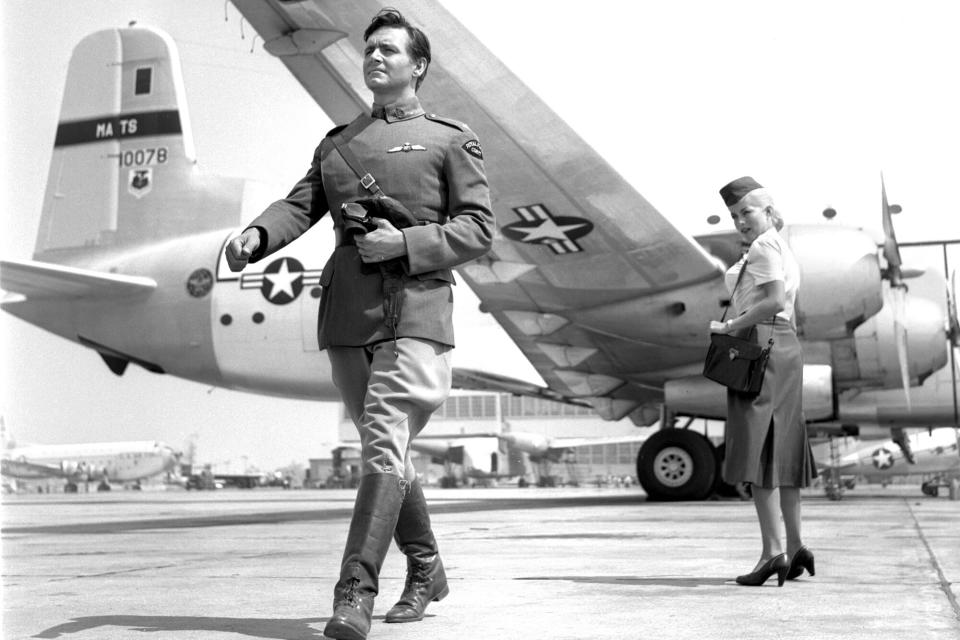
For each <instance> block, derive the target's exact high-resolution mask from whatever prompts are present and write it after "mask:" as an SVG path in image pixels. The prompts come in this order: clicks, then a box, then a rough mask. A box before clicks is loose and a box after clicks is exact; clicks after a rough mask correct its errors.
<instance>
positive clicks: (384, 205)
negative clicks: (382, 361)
mask: <svg viewBox="0 0 960 640" xmlns="http://www.w3.org/2000/svg"><path fill="white" fill-rule="evenodd" d="M356 203H357V204H359V205H360V206H362V207H363V208H364V209H365V210H366V211H367V215H368V216H369V217H371V218H381V219H383V220H386V221H387V222H389V223H390V224H392V225H393V226H394V227H396V228H397V229H406V228H408V227H412V226H415V225H417V224H419V223H420V222H419V220H417V218H416V216H414V215H413V213H411V212H410V210H409V209H407V208H406V207H405V206H404V205H403V203H402V202H400V201H399V200H397V199H395V198H391V197H390V196H380V197H376V198H363V199H361V200H357V201H356ZM403 262H404V259H403V258H402V257H401V258H393V259H392V260H386V261H384V262H379V263H377V264H376V268H378V269H379V271H380V276H381V277H382V278H383V321H384V323H386V325H387V326H388V327H390V329H391V330H392V331H393V340H394V343H396V340H397V325H398V324H399V323H400V311H401V310H402V308H403V293H404V292H403V277H404V268H403Z"/></svg>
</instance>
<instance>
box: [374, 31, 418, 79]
mask: <svg viewBox="0 0 960 640" xmlns="http://www.w3.org/2000/svg"><path fill="white" fill-rule="evenodd" d="M409 45H410V36H409V35H407V32H406V30H404V29H400V28H396V27H382V28H380V29H377V30H376V31H374V32H373V33H371V34H370V37H369V38H368V39H367V41H366V43H365V46H364V49H363V81H364V83H366V85H367V88H368V89H370V90H371V91H373V92H374V93H375V94H377V93H392V92H397V91H402V90H403V89H405V88H406V87H408V86H413V84H414V83H415V82H416V80H415V77H416V75H419V73H420V72H422V69H421V68H420V67H421V65H420V64H418V61H416V60H413V59H412V58H411V57H410V54H409V53H408V51H409ZM415 74H416V75H415Z"/></svg>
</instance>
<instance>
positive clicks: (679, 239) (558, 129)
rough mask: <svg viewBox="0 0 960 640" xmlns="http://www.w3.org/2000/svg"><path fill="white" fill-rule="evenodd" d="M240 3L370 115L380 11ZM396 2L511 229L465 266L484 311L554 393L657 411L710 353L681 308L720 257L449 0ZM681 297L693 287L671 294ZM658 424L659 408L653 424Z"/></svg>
mask: <svg viewBox="0 0 960 640" xmlns="http://www.w3.org/2000/svg"><path fill="white" fill-rule="evenodd" d="M232 1H233V3H234V5H235V6H236V7H237V8H238V9H239V10H240V11H241V12H242V13H243V15H244V17H245V18H246V19H247V21H249V22H250V24H252V25H253V27H254V28H255V29H256V30H257V31H258V33H259V34H260V36H261V37H262V38H263V39H264V42H265V44H264V48H265V49H266V50H267V51H268V52H271V53H272V54H274V55H276V56H277V57H278V58H279V59H280V60H281V61H282V62H283V63H284V64H285V65H286V66H287V68H288V69H289V70H290V71H291V72H292V73H293V75H294V76H295V77H296V78H297V79H298V80H299V81H300V83H301V84H302V85H303V86H304V88H305V89H306V90H307V91H308V92H309V93H310V95H311V96H313V98H314V99H315V100H316V101H317V104H319V105H320V107H321V108H322V109H323V110H324V111H325V112H326V113H327V114H328V115H329V116H330V117H331V119H333V120H334V121H335V122H337V123H344V122H347V121H349V120H350V119H352V118H353V117H354V116H355V115H356V114H358V113H360V112H361V111H362V110H365V109H367V108H368V105H369V102H370V100H371V98H370V94H369V93H368V91H367V90H366V88H365V87H364V86H363V84H362V73H361V64H362V52H361V50H360V47H361V46H362V43H361V42H360V38H361V35H360V34H362V31H363V29H364V28H365V27H366V25H367V24H369V21H370V19H371V17H372V16H373V15H375V14H376V12H377V11H378V10H379V9H380V3H376V2H370V1H367V0H360V1H357V2H350V3H341V2H332V1H327V0H302V1H300V2H281V1H278V0H269V1H268V2H264V1H263V0H232ZM391 5H392V6H395V7H397V8H398V9H399V10H400V11H401V12H403V14H404V15H405V16H406V17H407V18H408V19H410V21H411V22H413V23H414V24H417V25H420V26H422V27H423V28H424V30H425V31H426V32H427V34H428V35H429V37H430V39H431V43H432V48H433V51H434V55H435V57H434V60H433V61H432V63H431V65H430V68H429V72H428V78H427V80H426V81H425V82H424V84H423V87H422V89H421V90H420V92H419V95H420V97H421V100H422V102H423V104H424V105H425V107H426V108H427V109H428V110H434V111H436V112H437V113H438V114H441V115H445V116H451V117H455V118H457V119H458V120H463V121H464V122H467V123H468V124H469V125H470V127H471V128H472V129H473V130H474V131H475V132H476V133H477V135H478V138H479V139H480V141H481V144H482V145H483V149H484V155H485V164H486V169H487V174H488V178H489V181H490V185H491V190H492V197H493V209H494V211H495V213H496V216H497V223H498V228H499V233H498V234H497V237H496V238H495V241H494V247H493V250H492V251H491V252H490V253H489V254H488V256H486V257H485V258H483V259H481V260H480V261H477V262H475V263H472V264H470V265H467V266H465V267H464V268H461V269H460V273H461V275H462V276H464V278H465V279H466V280H467V282H468V283H469V284H470V286H471V288H473V289H474V291H475V292H476V293H477V295H478V296H479V297H480V299H481V301H482V309H483V310H485V311H487V312H489V313H492V314H493V315H494V317H495V318H496V319H497V321H498V322H499V323H500V324H501V325H502V326H503V328H504V329H505V330H506V332H507V333H508V335H510V337H511V338H512V339H513V341H514V342H515V343H516V344H517V345H518V346H519V348H520V349H521V350H522V351H523V353H524V354H525V355H526V357H527V358H528V359H529V360H530V362H531V363H532V364H533V365H534V367H535V368H536V369H537V371H538V372H539V374H540V375H541V377H542V378H543V379H544V381H545V382H546V383H547V385H548V386H549V387H550V389H552V390H554V391H555V392H556V393H558V394H560V395H562V396H564V397H571V398H577V397H579V398H582V399H583V400H585V401H587V402H589V403H590V404H592V405H593V406H594V408H595V409H596V410H597V411H598V413H600V415H602V416H603V417H604V418H607V419H619V418H621V417H623V416H625V415H627V414H629V413H631V412H632V411H634V410H635V409H637V408H638V407H641V406H643V405H647V406H646V409H650V407H651V406H652V405H653V404H655V403H657V402H658V401H659V400H661V399H662V385H663V381H664V380H665V377H664V376H663V375H661V374H660V373H659V372H661V371H664V370H670V369H675V368H677V367H682V366H689V365H690V363H691V362H693V361H696V360H699V359H702V354H703V351H704V349H705V345H706V329H705V327H706V325H707V322H706V318H704V317H696V318H691V317H687V316H690V315H691V314H687V316H683V312H684V310H685V309H688V308H691V307H692V304H693V302H694V301H692V300H691V298H697V299H701V298H702V297H703V296H704V295H707V294H708V293H709V294H710V295H715V293H713V291H712V290H713V289H715V288H716V285H717V283H718V282H719V278H720V276H721V273H722V270H721V267H720V266H718V262H717V261H716V260H715V259H714V258H712V257H711V256H710V255H709V254H708V253H707V252H706V251H705V250H704V249H703V248H702V247H701V246H700V245H699V244H697V243H696V242H695V241H694V240H693V239H692V238H690V237H688V236H686V235H684V234H682V233H681V232H680V231H679V230H678V229H677V228H675V227H674V225H673V224H671V222H670V221H669V220H668V219H667V218H666V217H664V216H663V215H662V214H660V213H659V212H658V211H657V210H656V209H655V208H654V207H653V206H652V205H651V204H650V203H649V202H647V201H646V200H645V199H644V198H643V196H641V195H640V194H639V193H638V192H637V191H636V190H635V189H634V188H633V187H631V186H630V185H629V184H628V183H627V182H626V181H625V180H624V179H623V178H622V177H621V176H620V175H619V174H618V173H617V172H616V171H615V170H613V168H612V167H610V166H609V165H608V164H607V163H606V162H605V161H604V160H603V159H602V158H601V157H600V156H599V154H597V153H596V152H595V151H594V150H593V149H591V148H590V147H589V146H588V145H587V144H586V143H585V142H584V141H583V140H582V139H581V138H580V137H579V136H578V135H577V134H576V133H575V132H574V131H573V130H572V129H570V127H569V126H567V125H566V123H564V122H563V120H561V119H560V117H559V116H557V115H556V114H555V113H554V112H553V111H552V110H550V108H549V107H547V106H546V105H545V104H544V103H543V102H542V101H541V100H540V99H539V98H538V97H537V96H536V95H535V94H534V93H533V92H531V91H530V90H529V89H528V88H527V87H526V86H525V85H524V84H523V83H522V82H521V81H520V80H519V79H518V78H516V77H515V76H514V75H513V74H512V73H511V72H510V70H509V69H507V67H506V66H504V65H503V64H502V63H501V62H500V60H499V59H498V58H497V57H496V56H495V55H493V54H492V53H491V52H490V51H489V50H488V49H486V47H484V46H483V44H482V43H480V41H479V40H477V38H475V37H474V36H473V35H472V34H471V33H470V32H469V31H468V30H467V29H466V28H465V27H464V26H463V25H461V24H460V23H459V22H457V21H456V19H455V18H453V16H451V15H450V14H449V13H448V12H447V11H446V10H445V9H444V8H443V7H441V6H440V5H439V4H438V3H437V2H436V1H435V0H403V1H397V2H394V3H391ZM606 111H607V113H604V112H603V110H602V109H601V110H600V111H598V117H611V115H612V113H609V111H610V109H609V108H608V109H607V110H606ZM638 152H642V149H641V150H638ZM678 291H687V292H694V293H693V294H691V295H690V296H687V297H686V298H683V297H679V298H678V297H676V296H671V295H669V294H671V292H678ZM638 299H644V300H646V299H649V300H650V304H649V305H646V306H645V308H647V309H648V312H647V317H630V316H629V315H627V314H624V313H622V312H621V313H619V315H618V310H617V305H618V304H623V303H625V302H631V303H636V301H637V300H638ZM611 318H613V319H614V323H613V324H615V325H616V324H619V325H620V326H619V327H615V328H613V329H611V328H610V326H609V325H610V324H611V323H610V320H611ZM621 327H622V328H621ZM638 328H640V329H642V330H650V331H652V332H653V335H644V334H642V333H641V334H637V329H638ZM461 339H463V338H461ZM691 344H692V345H693V346H691ZM638 363H640V364H638ZM638 367H639V369H637V368H638ZM634 417H636V414H635V416H634ZM655 419H656V414H655V413H651V412H650V411H646V412H645V414H644V419H643V420H642V422H644V423H650V422H651V421H652V420H655Z"/></svg>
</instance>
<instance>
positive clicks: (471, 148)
mask: <svg viewBox="0 0 960 640" xmlns="http://www.w3.org/2000/svg"><path fill="white" fill-rule="evenodd" d="M461 148H462V149H463V150H464V151H466V152H467V153H469V154H470V155H472V156H473V157H475V158H480V159H481V160H483V149H481V148H480V141H479V140H467V141H466V142H464V143H463V145H461Z"/></svg>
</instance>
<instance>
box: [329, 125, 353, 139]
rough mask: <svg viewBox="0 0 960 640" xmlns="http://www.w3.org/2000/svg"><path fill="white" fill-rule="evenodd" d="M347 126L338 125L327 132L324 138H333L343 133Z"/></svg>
mask: <svg viewBox="0 0 960 640" xmlns="http://www.w3.org/2000/svg"><path fill="white" fill-rule="evenodd" d="M348 126H349V125H345V124H341V125H339V126H337V127H334V128H333V129H330V131H327V136H326V137H328V138H329V137H330V136H335V135H337V134H338V133H340V132H341V131H343V130H344V129H346V128H347V127H348Z"/></svg>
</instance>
